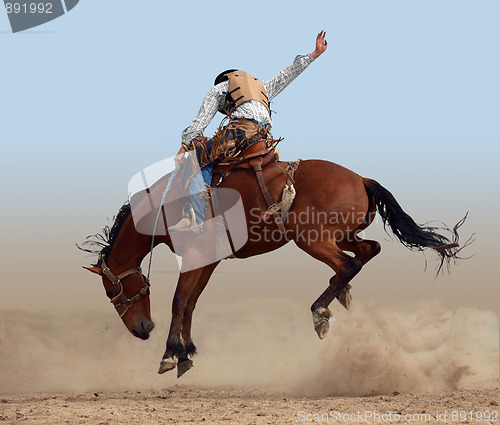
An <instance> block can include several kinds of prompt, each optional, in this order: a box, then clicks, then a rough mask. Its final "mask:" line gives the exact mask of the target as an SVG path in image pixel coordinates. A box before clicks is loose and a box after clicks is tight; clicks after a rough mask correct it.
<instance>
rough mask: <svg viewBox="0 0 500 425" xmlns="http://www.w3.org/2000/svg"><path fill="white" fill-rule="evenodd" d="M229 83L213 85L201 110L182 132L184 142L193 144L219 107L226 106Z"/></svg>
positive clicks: (189, 144)
mask: <svg viewBox="0 0 500 425" xmlns="http://www.w3.org/2000/svg"><path fill="white" fill-rule="evenodd" d="M228 87H229V83H228V82H227V81H225V82H223V83H220V84H217V85H216V86H214V87H212V88H211V89H210V91H209V92H208V94H207V95H206V96H205V99H203V103H202V104H201V107H200V110H199V111H198V114H197V115H196V117H195V119H194V120H193V122H192V123H191V124H190V125H189V127H187V128H186V129H185V130H184V131H183V132H182V136H181V137H182V143H184V144H186V145H187V146H191V142H192V140H193V139H194V138H195V137H198V136H201V135H202V133H203V131H204V130H205V128H207V126H208V125H209V124H210V122H211V121H212V119H213V117H214V116H215V114H216V113H217V111H218V110H219V109H221V108H222V107H223V106H224V101H225V96H226V92H227V90H228Z"/></svg>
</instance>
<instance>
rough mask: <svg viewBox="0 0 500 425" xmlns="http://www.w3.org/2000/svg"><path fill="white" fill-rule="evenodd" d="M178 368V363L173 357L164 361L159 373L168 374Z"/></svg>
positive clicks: (161, 363)
mask: <svg viewBox="0 0 500 425" xmlns="http://www.w3.org/2000/svg"><path fill="white" fill-rule="evenodd" d="M175 366H177V361H176V360H175V359H172V358H171V357H169V358H166V359H162V360H161V362H160V369H158V373H159V374H162V373H165V372H168V371H169V370H172V369H174V368H175Z"/></svg>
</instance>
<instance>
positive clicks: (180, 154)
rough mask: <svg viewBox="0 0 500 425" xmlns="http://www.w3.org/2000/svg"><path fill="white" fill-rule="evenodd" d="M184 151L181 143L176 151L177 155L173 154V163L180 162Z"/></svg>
mask: <svg viewBox="0 0 500 425" xmlns="http://www.w3.org/2000/svg"><path fill="white" fill-rule="evenodd" d="M185 153H186V149H185V148H184V145H181V148H180V149H179V152H177V155H175V158H174V161H175V165H177V164H180V163H181V162H182V159H183V158H184V154H185Z"/></svg>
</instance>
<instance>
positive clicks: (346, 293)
mask: <svg viewBox="0 0 500 425" xmlns="http://www.w3.org/2000/svg"><path fill="white" fill-rule="evenodd" d="M351 288H352V286H351V285H349V284H347V285H346V286H345V287H344V288H343V289H342V291H340V294H338V295H337V299H338V300H339V303H340V304H342V305H343V306H344V308H345V309H346V310H349V309H350V308H351V303H352V296H351V291H350V289H351Z"/></svg>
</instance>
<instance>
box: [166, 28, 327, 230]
mask: <svg viewBox="0 0 500 425" xmlns="http://www.w3.org/2000/svg"><path fill="white" fill-rule="evenodd" d="M325 35H326V32H325V31H320V33H319V34H318V35H317V37H316V49H315V50H314V51H313V52H312V53H310V54H308V55H298V56H297V57H296V58H295V60H294V61H293V64H292V65H289V66H287V67H286V68H284V69H282V70H281V71H280V72H279V73H278V74H277V75H276V76H275V77H274V78H271V79H270V80H269V81H266V82H264V83H261V82H260V81H259V80H257V79H256V78H254V77H252V76H251V75H250V74H247V73H245V72H242V71H238V70H235V69H229V70H227V71H224V72H222V73H221V74H219V75H218V76H217V78H216V79H215V82H214V87H212V89H211V90H210V91H209V92H208V94H207V96H206V97H205V99H204V100H203V103H202V105H201V108H200V110H199V112H198V115H197V116H196V117H195V119H194V120H193V122H192V123H191V125H190V126H189V127H187V128H186V129H185V130H184V131H183V132H182V144H181V148H180V149H179V152H178V153H177V155H176V157H175V162H176V163H178V162H181V161H182V158H183V157H184V154H185V153H186V151H187V150H186V148H188V149H192V148H193V142H195V141H196V138H197V137H199V136H201V135H202V134H203V131H204V130H205V128H206V127H207V126H208V125H209V124H210V122H211V121H212V119H213V117H214V116H215V114H216V113H217V111H219V112H222V113H223V114H226V115H228V116H229V118H230V119H231V122H230V124H229V125H228V126H227V127H228V129H229V130H230V131H229V133H230V137H231V138H234V139H236V142H237V143H238V142H241V141H243V140H244V139H245V138H251V137H252V136H255V135H256V134H258V133H259V131H260V130H261V129H270V128H271V125H272V124H271V113H270V109H269V102H270V101H271V100H272V99H273V98H275V97H276V96H277V95H278V94H279V93H281V91H282V90H283V89H284V88H285V87H287V86H288V85H289V84H290V83H291V82H292V81H293V80H294V79H295V78H297V77H298V76H299V75H300V74H301V73H302V72H303V71H304V70H305V69H306V68H307V67H308V66H309V65H310V64H311V63H312V62H313V61H314V59H316V58H318V57H319V56H320V55H322V54H323V52H324V51H325V50H326V48H327V42H326V40H325ZM238 78H239V79H240V80H237V79H238ZM242 78H243V79H244V80H245V82H243V84H239V83H240V82H241V79H242ZM233 81H234V82H235V83H234V84H231V86H232V87H234V86H235V85H238V87H236V88H235V89H233V90H232V91H235V92H236V91H237V90H238V89H239V88H240V87H239V86H240V85H245V83H246V85H247V87H248V86H249V87H250V88H247V89H246V90H243V91H244V93H243V94H246V96H242V98H241V99H238V98H237V99H234V97H231V96H230V95H229V94H228V92H229V87H230V83H231V82H233ZM248 81H250V83H248ZM262 88H263V91H262ZM237 94H240V93H237ZM229 127H230V128H229ZM211 142H212V141H211V140H208V141H207V148H208V149H211ZM194 147H196V143H195V146H194ZM198 156H199V153H198ZM213 166H214V164H213V162H211V163H209V164H208V165H205V166H204V167H203V168H202V169H201V173H202V176H203V180H204V183H205V185H207V186H210V185H211V182H212V169H213ZM205 185H204V184H203V182H202V181H201V178H199V179H194V180H193V182H192V183H191V187H190V189H191V193H194V194H195V195H192V196H190V201H191V204H192V206H193V210H194V213H195V216H196V224H195V223H194V220H192V219H191V218H190V217H189V216H188V215H185V216H184V217H183V218H182V220H181V221H179V223H177V224H176V225H175V226H172V227H169V231H193V232H194V233H200V232H202V226H203V222H204V220H205V213H204V210H205V200H204V199H200V196H199V195H198V194H199V193H200V190H202V189H203V188H204V187H205Z"/></svg>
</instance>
